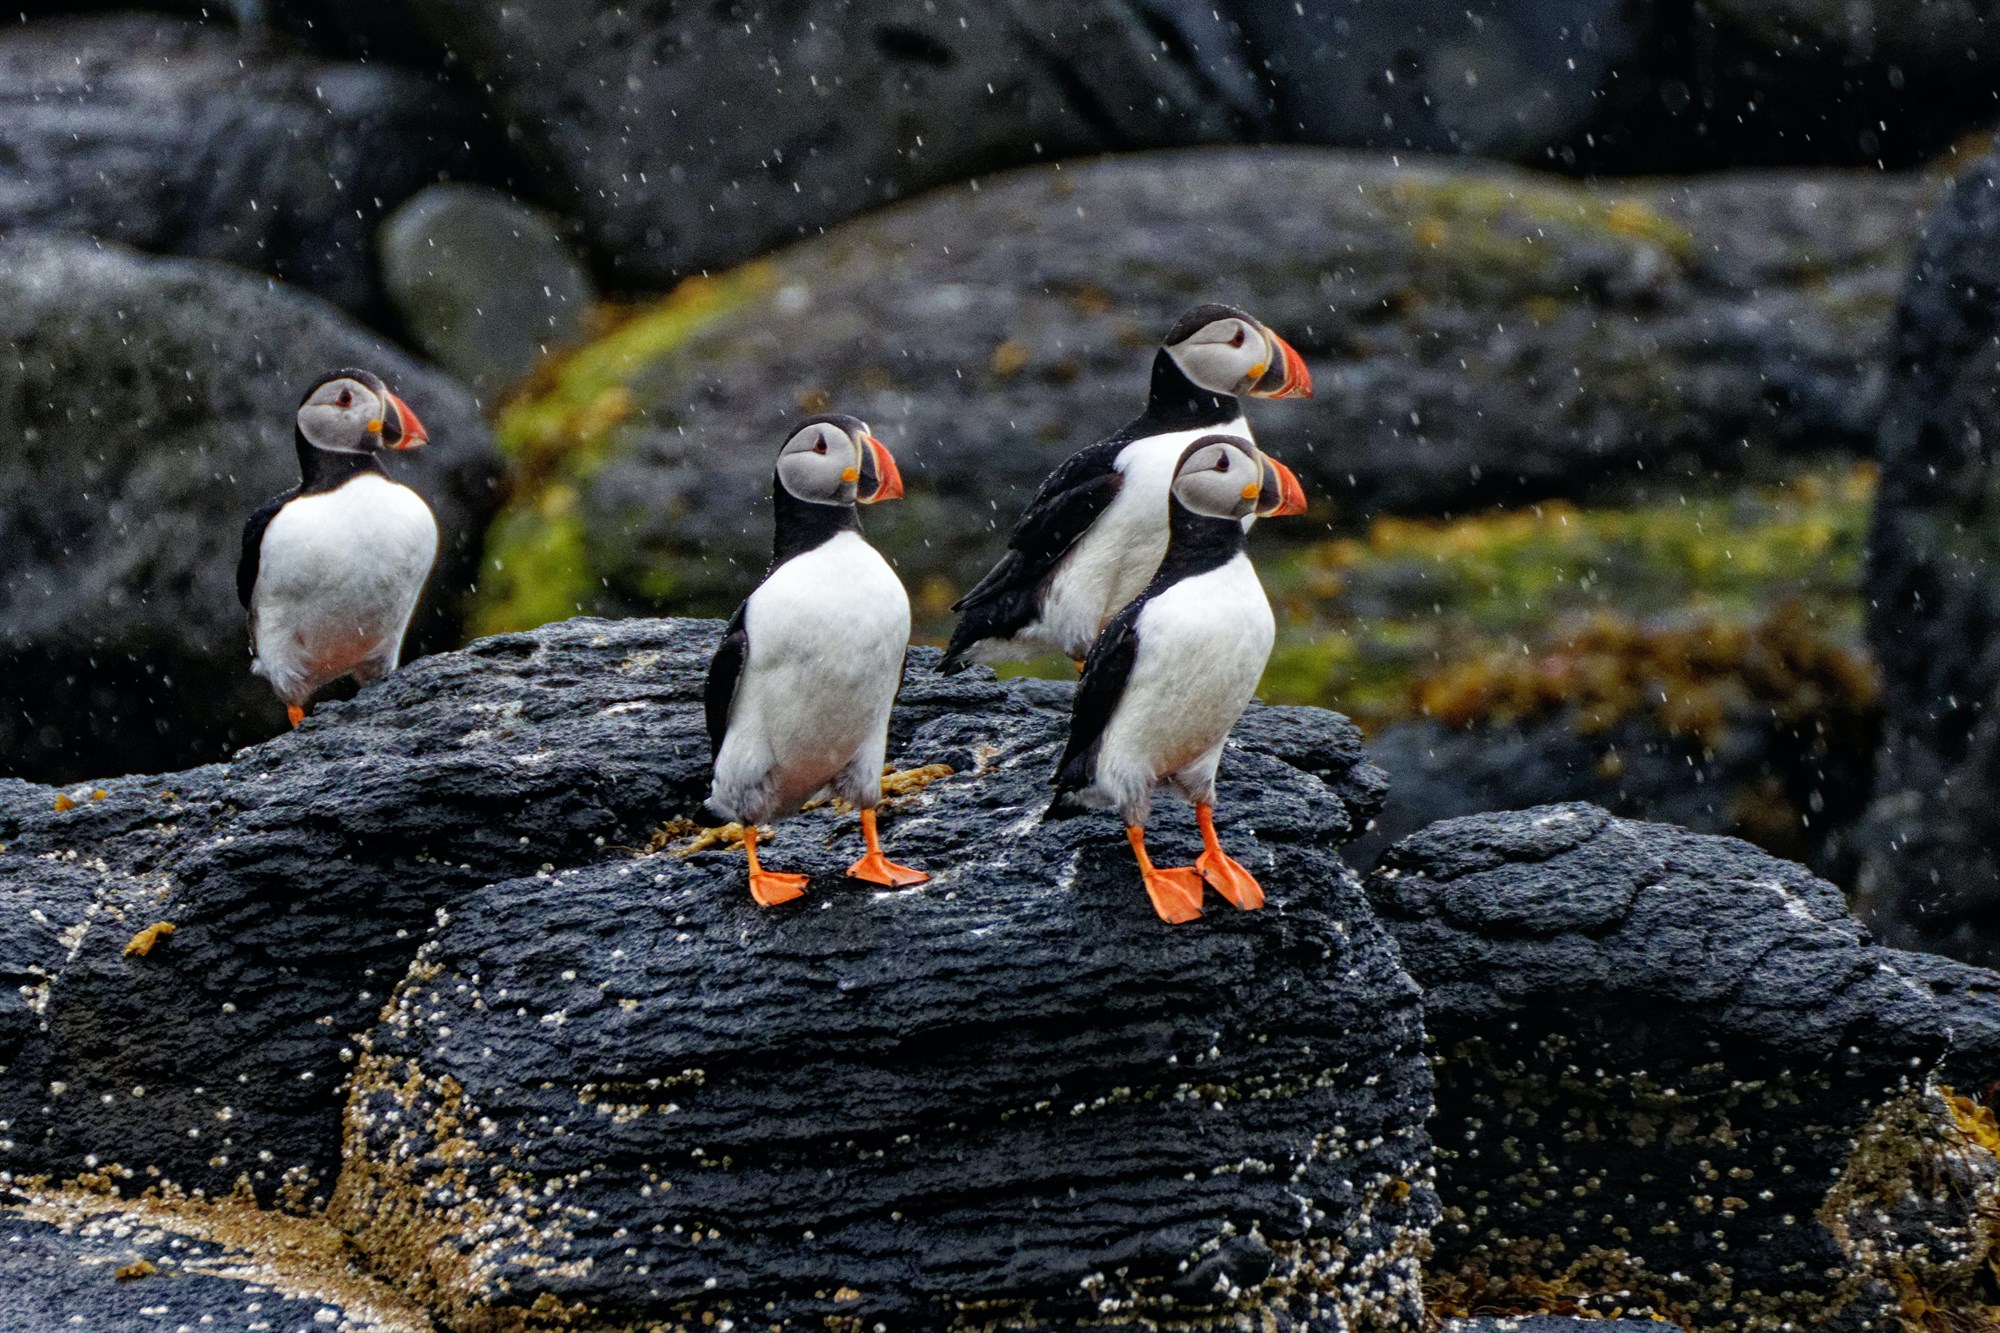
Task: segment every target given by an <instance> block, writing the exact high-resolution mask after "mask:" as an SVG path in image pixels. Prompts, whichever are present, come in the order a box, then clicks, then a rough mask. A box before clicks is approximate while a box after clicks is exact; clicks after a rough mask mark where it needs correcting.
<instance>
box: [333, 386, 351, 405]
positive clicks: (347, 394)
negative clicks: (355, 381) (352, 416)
mask: <svg viewBox="0 0 2000 1333" xmlns="http://www.w3.org/2000/svg"><path fill="white" fill-rule="evenodd" d="M334 401H335V402H336V403H338V404H339V405H340V406H341V407H352V406H354V392H353V390H351V389H342V390H341V391H340V397H339V398H337V399H335V400H334Z"/></svg>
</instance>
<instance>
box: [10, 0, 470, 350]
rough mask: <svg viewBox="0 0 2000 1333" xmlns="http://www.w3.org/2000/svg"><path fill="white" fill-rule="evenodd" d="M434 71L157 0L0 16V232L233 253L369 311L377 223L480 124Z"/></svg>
mask: <svg viewBox="0 0 2000 1333" xmlns="http://www.w3.org/2000/svg"><path fill="white" fill-rule="evenodd" d="M487 135H488V132H487V131H486V130H485V129H484V128H483V125H482V122H481V120H480V117H479V114H478V111H477V109H476V108H475V107H473V106H472V105H470V104H469V103H467V102H466V101H464V100H462V99H461V98H460V97H459V96H458V95H457V94H456V93H455V92H453V91H452V90H450V89H448V88H446V87H445V86H444V85H442V84H440V83H439V82H438V81H437V80H436V79H434V78H426V77H424V76H422V75H419V74H416V73H413V72H410V71H407V70H401V69H396V68H393V67H390V66H386V65H372V64H345V63H336V62H330V61H326V60H322V59H316V58H311V57H307V56H302V55H294V54H290V53H288V52H286V51H285V50H283V49H282V48H280V47H278V46H275V45H273V44H271V43H269V42H266V41H263V40H259V39H257V38H255V37H252V36H247V35H239V34H236V33H233V32H231V31H230V30H229V29H227V28H225V27H223V26H221V25H219V24H203V23H195V22H188V21H183V20H179V19H173V18H167V17H163V16H146V15H137V14H121V15H105V16H97V17H91V18H75V19H56V18H48V19H37V20H36V21H34V22H30V23H26V24H12V23H10V24H9V25H8V26H7V27H5V28H0V233H4V232H8V231H18V230H27V229H39V230H44V231H69V232H77V233H81V234H84V235H88V236H93V237H96V238H97V239H99V240H105V241H118V242H121V243H123V244H126V245H131V246H136V247H138V248H139V249H142V250H151V251H155V252H162V253H169V254H181V255H189V256H195V257H199V258H204V259H226V260H228V261H230V262H232V263H236V264H241V265H243V266H244V267H246V268H251V269H255V270H257V271H259V272H262V273H269V274H272V275H274V276H276V277H279V278H282V279H284V280H285V281H287V282H289V283H291V284H292V285H294V286H297V287H302V288H305V289H306V290H308V291H311V292H315V293H317V294H318V295H320V296H323V297H325V298H326V299H327V300H329V301H332V302H334V303H335V304H337V305H340V306H344V307H346V308H347V309H348V310H350V311H352V312H355V313H358V314H362V315H364V316H368V317H379V316H380V315H382V314H383V313H385V312H384V309H383V307H382V303H381V287H380V284H379V283H378V282H377V280H376V276H375V262H374V248H373V246H372V245H371V244H370V242H371V239H372V237H373V233H374V230H375V226H376V224H377V223H378V222H379V221H380V220H381V218H382V217H383V216H384V215H385V214H386V213H387V212H388V211H389V210H390V209H392V208H394V207H395V206H396V205H397V204H398V203H399V202H401V201H402V200H403V199H405V198H407V197H408V196H409V195H410V194H412V193H414V192H415V191H417V190H418V189H421V188H422V187H423V186H425V185H427V184H430V183H432V182H434V181H436V180H437V179H438V178H439V176H441V175H453V176H462V175H464V174H466V173H467V172H468V171H471V170H474V169H475V168H476V167H477V166H478V165H479V163H480V160H481V157H480V154H479V153H478V152H476V151H475V148H474V145H482V144H484V143H485V142H486V139H487Z"/></svg>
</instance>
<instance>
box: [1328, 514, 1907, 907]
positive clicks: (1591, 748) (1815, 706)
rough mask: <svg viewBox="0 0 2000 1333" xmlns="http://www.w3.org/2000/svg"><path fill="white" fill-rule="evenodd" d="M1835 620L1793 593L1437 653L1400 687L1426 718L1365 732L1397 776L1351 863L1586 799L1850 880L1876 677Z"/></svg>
mask: <svg viewBox="0 0 2000 1333" xmlns="http://www.w3.org/2000/svg"><path fill="white" fill-rule="evenodd" d="M1722 540H1723V541H1725V542H1727V541H1728V538H1726V537H1725V538H1722ZM1725 549H1726V548H1725ZM1741 553H1742V554H1744V555H1745V556H1746V557H1748V555H1749V554H1750V553H1749V552H1748V551H1743V552H1741ZM1607 563H1608V562H1607ZM1614 577H1615V575H1614ZM1433 586H1435V585H1433ZM1414 591H1416V592H1417V593H1418V594H1419V595H1427V594H1424V593H1423V592H1422V588H1421V586H1420V587H1419V588H1418V589H1416V590H1414ZM1361 614H1363V615H1365V614H1366V613H1365V612H1362V613H1361ZM1839 619H1840V617H1839V613H1838V609H1836V608H1824V609H1822V610H1821V611H1820V612H1818V613H1812V612H1808V611H1807V610H1805V609H1804V608H1803V607H1802V606H1800V605H1798V604H1796V603H1794V604H1791V605H1789V606H1786V607H1781V608H1780V609H1779V610H1778V611H1777V612H1776V613H1774V614H1772V615H1771V616H1769V617H1767V618H1765V619H1764V620H1763V621H1762V622H1760V623H1756V624H1752V625H1747V626H1746V625H1739V624H1735V623H1732V622H1730V621H1728V620H1720V621H1710V620H1704V619H1701V618H1699V617H1693V616H1681V617H1677V618H1672V619H1668V620H1667V621H1666V623H1655V624H1634V623H1631V622H1625V621H1620V620H1615V619H1610V618H1600V619H1598V620H1595V621H1593V622H1591V623H1588V624H1586V625H1584V626H1582V627H1580V628H1579V629H1577V630H1575V631H1574V632H1572V633H1569V634H1566V635H1563V636H1560V637H1559V638H1558V639H1557V640H1556V641H1555V642H1554V643H1553V644H1551V645H1549V646H1548V647H1547V648H1546V649H1545V650H1544V651H1543V652H1542V653H1541V654H1540V655H1533V654H1529V653H1526V652H1514V653H1505V652H1501V651H1499V650H1497V649H1489V650H1488V651H1487V652H1486V653H1484V654H1477V655H1469V656H1468V658H1467V659H1465V660H1460V661H1456V662H1449V663H1446V664H1443V665H1441V666H1440V667H1438V668H1436V669H1435V670H1434V671H1433V673H1432V674H1430V675H1429V676H1428V677H1426V678H1425V679H1424V680H1423V681H1421V683H1419V684H1418V685H1416V686H1415V687H1414V688H1413V689H1412V691H1411V693H1412V694H1414V695H1415V696H1416V700H1417V702H1418V705H1419V707H1420V709H1421V711H1422V713H1423V714H1424V716H1422V717H1420V718H1416V719H1410V720H1403V721H1397V722H1391V723H1389V724H1388V725H1387V726H1383V727H1380V728H1377V729H1374V730H1373V733H1372V735H1371V736H1370V742H1369V750H1370V752H1371V753H1372V754H1373V755H1374V756H1375V758H1376V761H1377V762H1378V763H1380V764H1381V765H1382V766H1383V767H1384V768H1386V769H1388V770H1389V771H1390V772H1392V773H1394V774H1395V775H1396V783H1395V788H1394V790H1393V791H1392V793H1391V794H1390V798H1389V800H1388V801H1387V803H1386V804H1385V805H1384V807H1383V810H1382V813H1381V815H1380V816H1378V817H1377V819H1376V820H1375V824H1374V827H1373V828H1372V829H1371V830H1370V831H1369V833H1368V834H1367V835H1366V836H1365V837H1364V838H1362V839H1359V840H1358V841H1357V842H1356V844H1355V845H1354V846H1353V847H1352V848H1350V849H1349V851H1348V858H1349V860H1351V861H1353V862H1354V863H1355V864H1356V865H1359V866H1367V865H1369V864H1372V862H1373V861H1374V859H1375V857H1376V856H1378V855H1379V854H1380V853H1381V852H1382V851H1383V850H1384V849H1385V848H1387V847H1388V846H1390V845H1391V844H1392V843H1395V842H1398V841H1400V840H1401V839H1402V838H1404V837H1405V836H1407V835H1409V834H1411V833H1414V832H1416V831H1417V830H1418V829H1420V828H1423V827H1425V826H1426V825H1429V824H1431V823H1434V822H1436V821H1438V820H1441V819H1449V818H1455V817H1457V816H1460V815H1471V814H1481V813H1485V812H1488V811H1494V810H1518V809H1523V808H1526V807H1528V806H1535V805H1549V804H1556V803H1560V802H1564V801H1589V802H1591V803H1592V804H1595V805H1600V806H1604V807H1605V808H1607V809H1609V810H1610V811H1612V813H1614V814H1619V815H1624V816H1627V817H1637V818H1643V819H1647V820H1650V821H1655V822H1660V823H1668V824H1677V825H1680V826H1682V827H1684V828H1689V829H1692V830H1694V831H1696V832H1700V833H1726V834H1732V835H1735V836H1738V837H1743V838H1747V839H1749V840H1750V841H1751V842H1754V843H1756V844H1757V845H1758V846H1760V847H1762V848H1764V849H1765V850H1766V851H1770V852H1774V853H1776V854H1778V855H1780V856H1782V857H1784V858H1785V859H1787V860H1793V861H1801V862H1804V863H1806V864H1807V865H1809V866H1811V867H1812V868H1813V869H1814V870H1815V871H1817V872H1819V873H1820V874H1822V875H1826V876H1828V877H1829V878H1833V879H1835V880H1836V881H1845V880H1848V879H1850V878H1851V877H1852V872H1853V869H1854V865H1853V862H1854V855H1853V850H1852V847H1851V845H1850V839H1851V835H1852V832H1853V827H1854V823H1855V821H1856V820H1857V819H1858V818H1860V816H1861V813H1862V810H1863V809H1864V808H1865V806H1866V805H1867V802H1868V791H1869V785H1870V781H1871V779H1872V777H1873V773H1874V760H1875V748H1876V743H1877V740H1878V737H1879V707H1880V686H1879V683H1878V681H1877V679H1876V673H1875V672H1874V670H1873V668H1872V663H1871V662H1870V660H1869V658H1868V655H1867V652H1866V650H1865V648H1864V647H1863V646H1862V645H1859V644H1854V645H1852V646H1850V645H1848V644H1846V643H1843V642H1841V641H1840V638H1841V637H1842V636H1841V634H1840V631H1839V630H1838V629H1837V628H1835V625H1837V623H1838V620H1839Z"/></svg>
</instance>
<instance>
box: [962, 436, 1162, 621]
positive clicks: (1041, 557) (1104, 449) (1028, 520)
mask: <svg viewBox="0 0 2000 1333" xmlns="http://www.w3.org/2000/svg"><path fill="white" fill-rule="evenodd" d="M1128 443H1130V441H1127V440H1107V441H1105V442H1104V443H1103V444H1093V445H1092V446H1090V448H1088V449H1085V450H1082V451H1081V452H1079V453H1075V454H1071V455H1070V456H1069V458H1068V459H1066V460H1065V461H1064V462H1063V465H1062V466H1061V467H1059V468H1057V469H1056V470H1055V471H1054V472H1051V473H1050V474H1049V476H1048V479H1047V480H1046V481H1044V482H1043V483H1042V485H1041V489H1040V490H1038V491H1036V492H1035V498H1034V499H1033V500H1031V501H1029V502H1028V508H1027V512H1026V513H1024V514H1022V515H1021V517H1020V519H1019V520H1018V521H1017V522H1016V523H1015V524H1014V531H1013V532H1012V533H1010V534H1009V535H1008V537H1007V555H1006V556H1003V557H1002V558H1001V560H1000V563H999V564H997V565H995V566H993V568H992V570H990V571H989V572H988V573H987V575H986V577H985V578H983V579H981V580H979V582H978V583H977V584H975V585H974V586H973V589H972V591H971V592H969V593H967V594H965V596H963V597H961V598H959V599H958V601H957V602H955V603H954V604H953V605H952V610H954V611H962V610H964V609H965V608H966V607H969V606H978V605H980V604H981V603H982V602H990V601H993V600H995V599H997V598H998V597H999V596H1001V595H1002V594H1003V593H1004V592H1005V591H1006V589H1007V588H1008V587H1009V586H1011V585H1017V584H1018V583H1019V582H1021V581H1022V580H1024V579H1025V580H1027V581H1029V582H1033V581H1035V580H1038V579H1040V578H1041V577H1042V575H1044V574H1046V573H1048V571H1049V569H1050V567H1051V566H1053V565H1054V564H1055V562H1056V561H1058V560H1060V559H1062V557H1063V554H1064V552H1066V551H1068V550H1069V548H1070V547H1072V546H1074V545H1076V542H1077V539H1078V538H1079V537H1081V536H1083V534H1084V533H1085V532H1086V531H1087V530H1088V529H1089V528H1090V525H1091V524H1092V523H1095V522H1096V521H1097V516H1098V515H1099V514H1101V513H1103V512H1104V511H1105V509H1106V508H1107V507H1108V506H1109V505H1110V504H1111V501H1112V500H1113V499H1115V498H1116V497H1117V495H1118V488H1119V487H1120V486H1122V485H1123V484H1124V482H1125V477H1124V474H1122V473H1120V472H1119V471H1118V469H1117V467H1116V466H1115V464H1116V463H1117V461H1118V455H1119V454H1120V453H1121V452H1123V451H1124V448H1125V446H1126V444H1128Z"/></svg>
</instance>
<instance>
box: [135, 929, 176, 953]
mask: <svg viewBox="0 0 2000 1333" xmlns="http://www.w3.org/2000/svg"><path fill="white" fill-rule="evenodd" d="M173 933H174V923H173V922H171V921H155V922H154V923H153V924H152V925H150V926H147V927H146V928H145V929H144V930H142V931H140V932H139V933H138V934H136V935H134V936H133V937H132V938H131V939H129V940H127V941H125V956H126V957H127V958H144V957H145V956H146V955H147V954H149V953H151V952H153V946H154V945H156V944H158V943H159V942H160V941H161V940H163V939H165V938H166V937H167V936H169V935H171V934H173Z"/></svg>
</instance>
